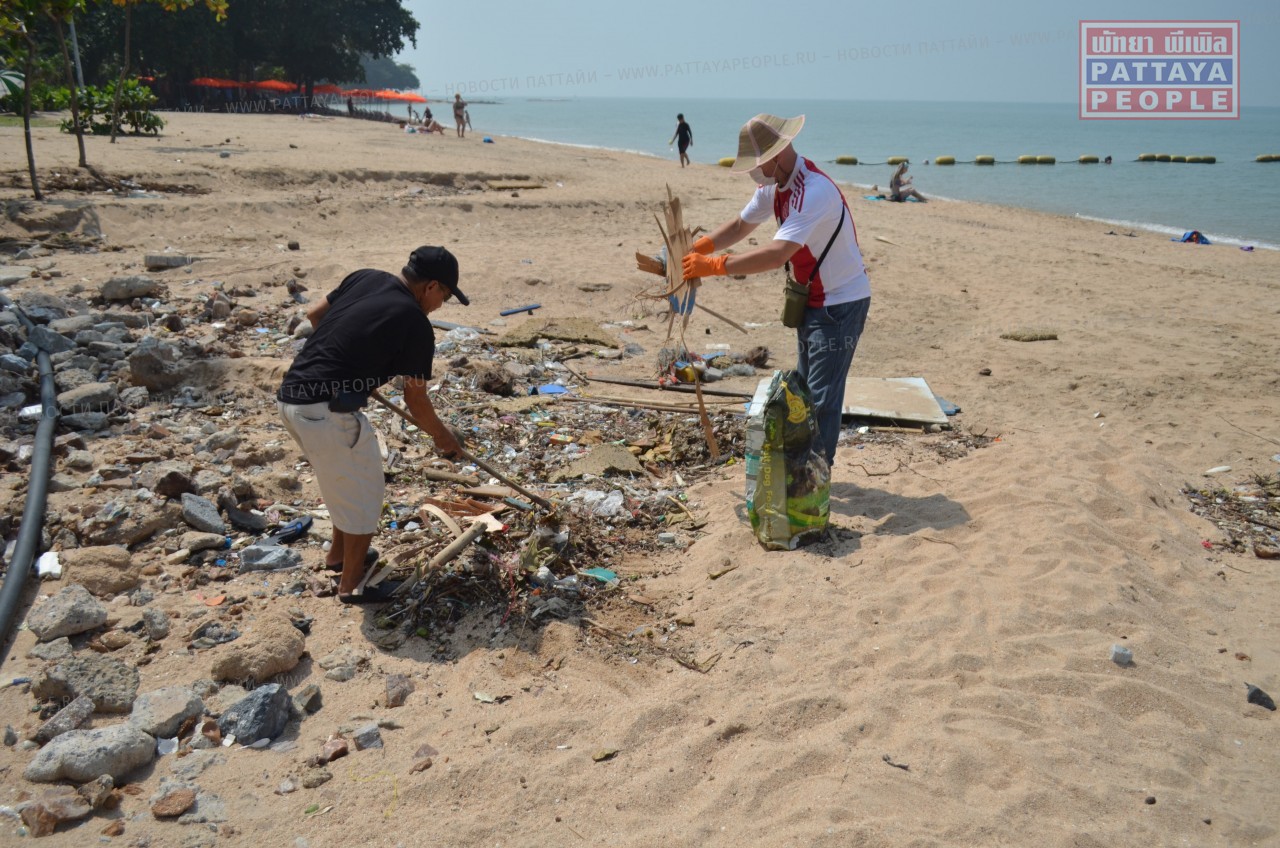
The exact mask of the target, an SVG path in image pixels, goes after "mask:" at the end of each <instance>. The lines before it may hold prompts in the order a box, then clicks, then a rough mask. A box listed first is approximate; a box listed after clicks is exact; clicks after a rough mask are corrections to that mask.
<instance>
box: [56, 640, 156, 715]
mask: <svg viewBox="0 0 1280 848" xmlns="http://www.w3.org/2000/svg"><path fill="white" fill-rule="evenodd" d="M137 693H138V669H136V668H134V667H133V666H129V665H125V664H124V663H122V662H120V661H119V660H117V659H113V658H111V657H108V656H104V655H102V654H93V653H90V654H85V655H84V656H82V657H74V656H73V657H71V658H70V659H66V660H63V661H62V662H60V663H58V664H57V665H55V666H54V667H53V668H51V669H47V670H46V671H43V672H41V673H39V674H37V675H36V676H35V678H34V679H33V680H32V681H31V694H32V695H33V696H35V698H36V699H37V700H40V701H57V700H62V699H67V700H70V699H72V698H78V697H80V696H81V695H87V696H88V697H89V698H92V699H93V706H94V709H95V710H96V711H97V712H101V713H127V712H129V710H130V709H132V707H133V699H134V697H135V696H136V695H137Z"/></svg>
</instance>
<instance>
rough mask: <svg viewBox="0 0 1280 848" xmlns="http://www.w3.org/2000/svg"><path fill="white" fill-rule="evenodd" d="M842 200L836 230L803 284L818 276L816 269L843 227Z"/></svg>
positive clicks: (789, 271)
mask: <svg viewBox="0 0 1280 848" xmlns="http://www.w3.org/2000/svg"><path fill="white" fill-rule="evenodd" d="M845 211H846V210H845V205H844V201H843V200H841V201H840V222H839V223H838V224H836V231H835V232H834V233H832V234H831V238H829V239H827V246H826V247H824V248H823V249H822V255H821V256H819V257H818V261H817V262H815V263H814V264H813V273H811V274H810V275H809V279H807V280H805V285H806V286H807V285H809V283H812V282H813V278H814V277H816V276H818V269H819V268H821V267H822V260H824V259H826V258H827V254H828V253H830V252H831V245H833V244H835V243H836V236H838V235H840V230H841V228H842V227H844V213H845ZM787 276H788V277H789V276H791V261H790V260H788V261H787Z"/></svg>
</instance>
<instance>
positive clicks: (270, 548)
mask: <svg viewBox="0 0 1280 848" xmlns="http://www.w3.org/2000/svg"><path fill="white" fill-rule="evenodd" d="M300 565H302V554H300V553H298V552H297V551H295V550H293V549H292V548H286V547H284V546H282V545H249V546H248V547H247V548H244V549H243V550H242V551H240V573H241V574H244V573H245V572H247V571H279V570H281V569H286V568H297V567H298V566H300Z"/></svg>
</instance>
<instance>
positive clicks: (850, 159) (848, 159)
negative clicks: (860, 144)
mask: <svg viewBox="0 0 1280 848" xmlns="http://www.w3.org/2000/svg"><path fill="white" fill-rule="evenodd" d="M836 164H837V165H856V164H858V157H857V156H837V157H836Z"/></svg>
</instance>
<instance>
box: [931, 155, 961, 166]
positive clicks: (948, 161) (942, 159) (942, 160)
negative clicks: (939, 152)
mask: <svg viewBox="0 0 1280 848" xmlns="http://www.w3.org/2000/svg"><path fill="white" fill-rule="evenodd" d="M955 163H956V157H954V156H939V157H938V158H937V159H934V160H933V164H935V165H954V164H955Z"/></svg>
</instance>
